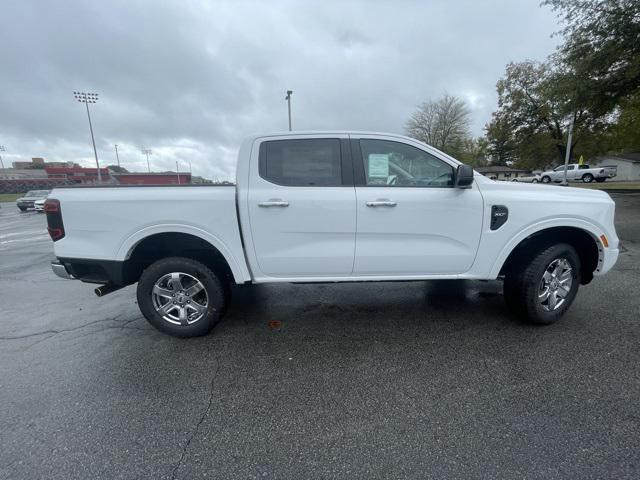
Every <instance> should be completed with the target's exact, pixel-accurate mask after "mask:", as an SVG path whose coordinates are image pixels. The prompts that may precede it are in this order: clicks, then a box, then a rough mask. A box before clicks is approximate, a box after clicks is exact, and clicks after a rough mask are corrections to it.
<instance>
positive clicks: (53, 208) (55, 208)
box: [44, 198, 60, 213]
mask: <svg viewBox="0 0 640 480" xmlns="http://www.w3.org/2000/svg"><path fill="white" fill-rule="evenodd" d="M44 212H45V213H60V201H59V200H56V199H54V198H47V199H46V200H45V201H44Z"/></svg>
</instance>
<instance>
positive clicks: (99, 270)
mask: <svg viewBox="0 0 640 480" xmlns="http://www.w3.org/2000/svg"><path fill="white" fill-rule="evenodd" d="M51 269H52V270H53V273H55V274H56V275H57V276H59V277H61V278H67V279H77V280H80V281H83V282H86V283H98V284H101V285H102V284H107V283H108V284H111V285H123V286H124V285H128V284H129V283H132V282H131V281H128V279H129V277H131V275H125V262H117V261H112V260H94V259H88V258H62V257H58V258H57V260H55V261H53V262H51Z"/></svg>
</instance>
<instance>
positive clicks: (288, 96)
mask: <svg viewBox="0 0 640 480" xmlns="http://www.w3.org/2000/svg"><path fill="white" fill-rule="evenodd" d="M292 93H293V90H287V96H286V97H284V99H285V100H286V101H287V110H289V131H291V94H292Z"/></svg>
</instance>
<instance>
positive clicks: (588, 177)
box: [582, 173, 593, 183]
mask: <svg viewBox="0 0 640 480" xmlns="http://www.w3.org/2000/svg"><path fill="white" fill-rule="evenodd" d="M582 181H583V182H584V183H591V182H593V175H591V174H590V173H585V174H584V175H583V176H582Z"/></svg>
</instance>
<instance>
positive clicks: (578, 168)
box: [540, 163, 617, 183]
mask: <svg viewBox="0 0 640 480" xmlns="http://www.w3.org/2000/svg"><path fill="white" fill-rule="evenodd" d="M616 174H617V167H597V168H591V167H590V166H589V165H580V164H578V163H570V164H569V165H567V181H569V182H584V183H591V182H593V181H594V180H595V181H596V182H599V183H602V182H604V181H605V180H606V179H607V178H613V177H615V176H616ZM540 181H541V182H542V183H550V182H556V183H559V182H562V181H564V165H560V166H559V167H556V168H554V169H553V170H547V171H546V172H542V173H541V174H540Z"/></svg>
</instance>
